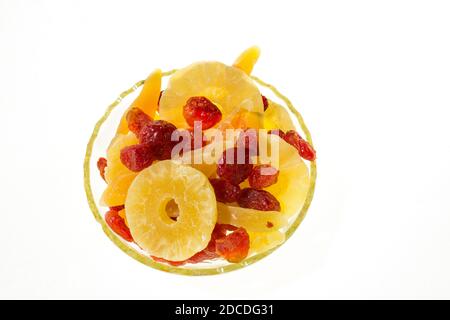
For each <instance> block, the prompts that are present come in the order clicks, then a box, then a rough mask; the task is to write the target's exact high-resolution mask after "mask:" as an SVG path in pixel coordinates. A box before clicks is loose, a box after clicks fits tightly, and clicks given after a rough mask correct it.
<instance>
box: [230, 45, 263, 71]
mask: <svg viewBox="0 0 450 320" xmlns="http://www.w3.org/2000/svg"><path fill="white" fill-rule="evenodd" d="M260 53H261V51H260V50H259V48H258V47H257V46H253V47H250V48H248V49H247V50H245V51H244V52H242V53H241V55H240V56H239V57H238V58H237V59H236V61H234V63H233V66H234V67H236V68H239V69H241V70H242V71H244V72H245V73H246V74H250V73H252V70H253V67H254V66H255V64H256V61H258V58H259V55H260Z"/></svg>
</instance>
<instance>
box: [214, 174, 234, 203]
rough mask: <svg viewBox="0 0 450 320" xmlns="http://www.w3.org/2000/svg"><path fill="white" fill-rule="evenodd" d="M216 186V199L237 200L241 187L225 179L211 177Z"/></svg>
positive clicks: (223, 200)
mask: <svg viewBox="0 0 450 320" xmlns="http://www.w3.org/2000/svg"><path fill="white" fill-rule="evenodd" d="M209 182H210V183H211V185H212V186H213V188H214V193H215V194H216V200H217V201H219V202H223V203H230V202H236V201H237V197H238V196H239V192H241V188H239V186H237V185H234V184H232V183H231V182H229V181H227V180H223V179H209Z"/></svg>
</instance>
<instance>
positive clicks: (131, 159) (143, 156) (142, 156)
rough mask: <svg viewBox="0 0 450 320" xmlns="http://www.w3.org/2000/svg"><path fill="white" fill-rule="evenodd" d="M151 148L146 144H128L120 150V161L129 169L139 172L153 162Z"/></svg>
mask: <svg viewBox="0 0 450 320" xmlns="http://www.w3.org/2000/svg"><path fill="white" fill-rule="evenodd" d="M153 160H154V156H153V152H152V148H151V147H150V146H149V145H148V144H136V145H133V146H128V147H125V148H123V149H122V150H121V151H120V161H122V163H123V164H124V165H125V166H126V167H127V168H128V169H130V170H131V171H134V172H139V171H141V170H143V169H145V168H147V167H148V166H150V165H151V164H152V163H153Z"/></svg>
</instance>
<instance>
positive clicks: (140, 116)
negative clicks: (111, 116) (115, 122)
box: [127, 108, 152, 136]
mask: <svg viewBox="0 0 450 320" xmlns="http://www.w3.org/2000/svg"><path fill="white" fill-rule="evenodd" d="M151 121H152V118H151V117H150V116H149V115H147V114H146V113H145V112H144V111H142V110H141V109H139V108H131V109H130V110H129V111H128V112H127V123H128V129H129V130H130V131H131V132H133V133H134V134H135V135H136V136H137V135H138V134H139V132H140V131H141V129H142V128H143V126H144V125H145V124H147V123H150V122H151Z"/></svg>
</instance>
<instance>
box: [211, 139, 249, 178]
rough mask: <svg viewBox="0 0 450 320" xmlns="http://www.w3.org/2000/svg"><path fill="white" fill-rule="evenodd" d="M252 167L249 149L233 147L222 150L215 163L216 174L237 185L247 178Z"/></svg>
mask: <svg viewBox="0 0 450 320" xmlns="http://www.w3.org/2000/svg"><path fill="white" fill-rule="evenodd" d="M252 168H253V164H252V162H251V159H250V154H249V149H245V148H237V147H234V148H229V149H227V150H225V151H224V152H223V154H222V157H221V158H220V159H219V161H218V164H217V175H218V176H219V177H220V178H222V179H224V180H227V181H229V182H231V183H232V184H235V185H238V184H240V183H241V182H242V181H244V180H245V179H247V177H248V176H249V174H250V172H251V171H252Z"/></svg>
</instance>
